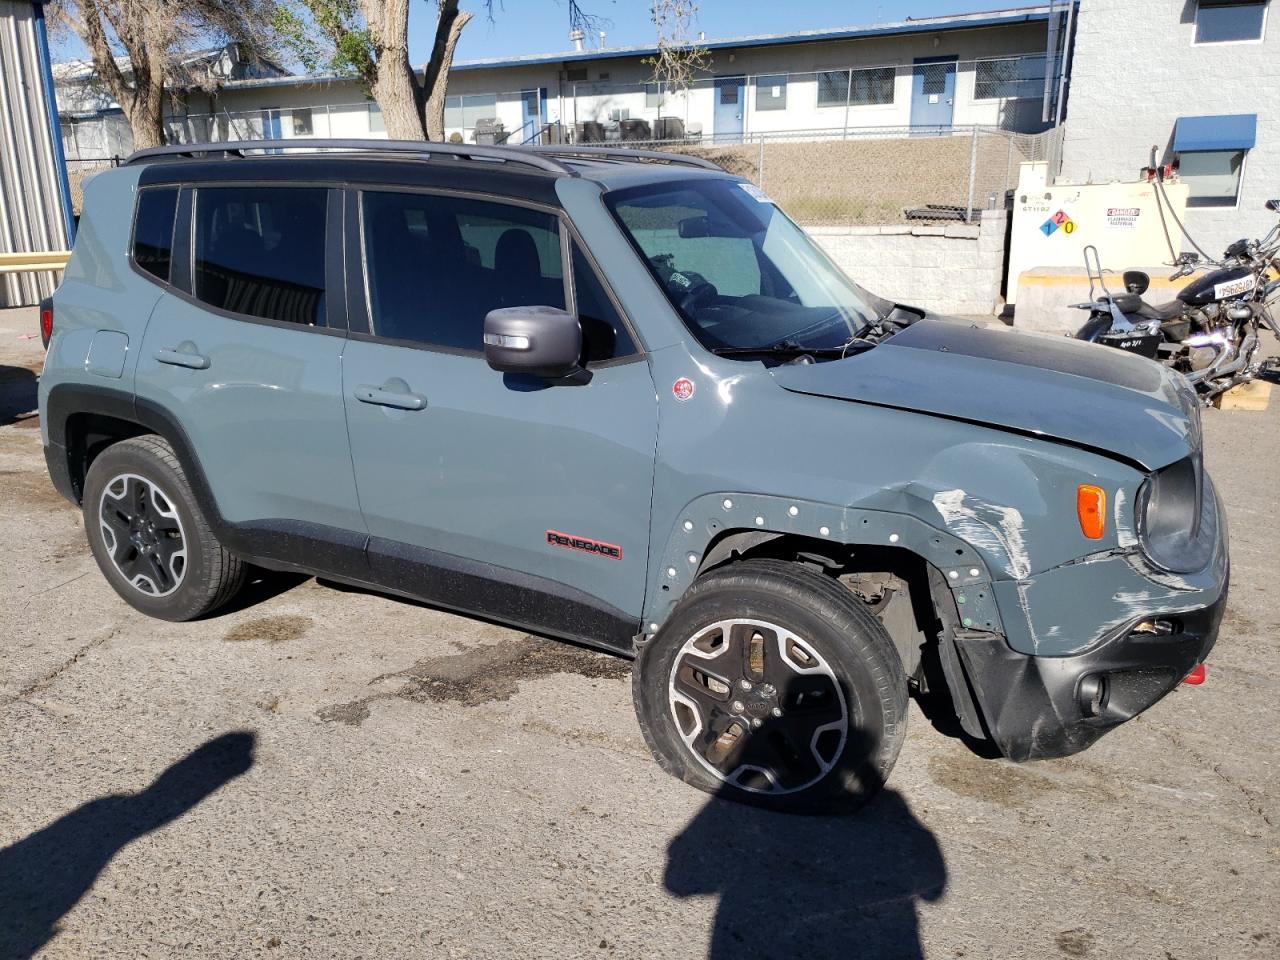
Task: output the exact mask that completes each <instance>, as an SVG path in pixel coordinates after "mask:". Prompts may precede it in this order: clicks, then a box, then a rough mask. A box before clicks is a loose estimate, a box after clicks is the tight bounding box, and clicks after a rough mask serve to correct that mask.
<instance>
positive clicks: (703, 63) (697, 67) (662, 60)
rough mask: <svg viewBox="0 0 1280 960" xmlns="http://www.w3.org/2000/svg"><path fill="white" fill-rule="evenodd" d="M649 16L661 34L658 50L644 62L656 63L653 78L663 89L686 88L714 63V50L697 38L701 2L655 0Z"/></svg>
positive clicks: (653, 64) (653, 65)
mask: <svg viewBox="0 0 1280 960" xmlns="http://www.w3.org/2000/svg"><path fill="white" fill-rule="evenodd" d="M649 18H650V19H651V20H652V21H653V26H654V29H655V30H656V31H657V34H658V52H657V54H656V55H655V56H652V57H646V58H645V60H644V62H645V63H647V64H649V65H650V66H652V67H653V82H654V83H657V84H659V85H660V86H661V87H662V89H664V90H687V89H688V88H689V86H690V84H692V83H693V81H694V80H695V79H696V78H697V75H698V73H699V72H701V71H706V70H707V69H708V68H709V67H710V66H711V54H710V51H708V50H707V48H706V47H705V46H703V45H702V44H701V43H700V42H699V41H697V40H695V39H694V36H693V28H694V24H696V23H697V21H698V4H697V3H696V2H694V0H654V2H653V3H652V4H651V5H650V6H649Z"/></svg>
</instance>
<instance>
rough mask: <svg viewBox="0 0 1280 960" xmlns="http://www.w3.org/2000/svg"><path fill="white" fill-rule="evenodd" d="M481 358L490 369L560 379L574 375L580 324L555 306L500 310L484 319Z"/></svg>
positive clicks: (579, 340)
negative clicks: (482, 357) (482, 356)
mask: <svg viewBox="0 0 1280 960" xmlns="http://www.w3.org/2000/svg"><path fill="white" fill-rule="evenodd" d="M484 358H485V360H486V361H488V363H489V366H490V367H492V368H493V369H494V370H499V371H501V372H503V373H523V374H528V375H529V376H532V377H541V378H542V379H544V380H560V379H563V378H565V377H568V376H572V375H573V374H575V373H577V372H578V369H579V367H578V361H579V360H580V359H581V358H582V324H581V323H579V322H578V318H577V317H576V316H574V315H573V314H572V313H567V312H565V311H564V310H560V309H558V308H556V307H503V308H502V309H500V310H491V311H489V313H488V315H487V316H485V318H484Z"/></svg>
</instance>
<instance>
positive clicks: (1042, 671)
mask: <svg viewBox="0 0 1280 960" xmlns="http://www.w3.org/2000/svg"><path fill="white" fill-rule="evenodd" d="M1226 605H1227V591H1226V589H1225V588H1224V589H1223V591H1222V594H1221V595H1220V596H1219V598H1218V600H1217V601H1216V602H1214V603H1213V604H1211V605H1209V606H1207V607H1203V608H1201V609H1199V610H1195V611H1192V612H1189V613H1178V614H1176V615H1172V616H1168V617H1164V616H1161V615H1160V613H1159V612H1158V611H1155V612H1153V614H1152V616H1150V617H1148V618H1144V619H1149V620H1163V621H1165V622H1167V623H1169V624H1170V625H1171V626H1172V627H1173V632H1171V633H1169V634H1167V635H1157V634H1151V633H1135V632H1133V630H1132V627H1130V628H1128V629H1126V630H1124V631H1123V632H1121V633H1119V634H1118V635H1116V636H1115V637H1114V638H1112V639H1111V640H1109V641H1107V642H1106V643H1103V644H1101V645H1099V646H1097V647H1094V648H1093V649H1091V650H1089V651H1087V652H1085V653H1080V654H1076V655H1075V656H1068V657H1029V656H1026V655H1024V654H1020V653H1017V652H1015V651H1014V650H1012V649H1010V648H1009V645H1008V644H1007V643H1005V641H1004V638H1003V637H1000V636H998V635H994V634H978V633H963V632H962V633H960V634H958V635H957V636H956V645H957V647H958V648H959V650H960V655H961V657H962V658H963V661H964V665H965V670H966V672H967V673H968V675H969V679H970V681H971V683H972V684H973V688H974V692H975V693H976V695H977V700H978V704H979V707H980V709H981V710H982V714H983V717H984V719H985V720H986V724H987V729H988V730H989V731H990V733H991V736H992V738H993V739H994V740H995V742H996V745H997V746H998V747H999V748H1000V751H1001V753H1003V754H1004V755H1005V756H1006V757H1008V758H1009V759H1010V760H1018V761H1021V760H1041V759H1048V758H1051V757H1066V756H1070V755H1071V754H1073V753H1079V752H1080V751H1081V750H1083V749H1085V748H1086V747H1088V746H1090V745H1091V744H1093V743H1094V742H1095V741H1096V740H1097V739H1098V738H1099V737H1101V736H1102V735H1103V734H1104V733H1106V732H1107V731H1108V730H1111V729H1113V728H1114V727H1117V726H1119V725H1120V724H1122V723H1124V722H1125V721H1126V720H1130V719H1132V718H1133V717H1135V716H1137V715H1138V714H1139V713H1141V712H1142V711H1144V710H1146V709H1147V708H1148V707H1150V706H1152V705H1153V704H1154V703H1156V702H1157V701H1158V700H1160V699H1161V698H1163V697H1164V696H1165V695H1166V694H1168V693H1170V692H1171V691H1173V690H1174V689H1175V688H1176V687H1177V686H1178V685H1179V684H1180V683H1181V682H1182V680H1183V678H1184V677H1186V675H1187V674H1188V673H1190V672H1191V671H1192V670H1193V669H1194V668H1195V666H1196V665H1197V664H1199V663H1203V662H1204V659H1205V657H1207V656H1208V655H1209V651H1210V650H1211V649H1213V645H1214V643H1215V642H1216V641H1217V639H1218V627H1219V624H1221V622H1222V615H1223V611H1224V610H1225V608H1226ZM1133 626H1136V624H1134V625H1133Z"/></svg>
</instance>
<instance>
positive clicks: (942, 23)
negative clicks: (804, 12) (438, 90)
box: [223, 0, 1078, 90]
mask: <svg viewBox="0 0 1280 960" xmlns="http://www.w3.org/2000/svg"><path fill="white" fill-rule="evenodd" d="M1077 2H1078V0H1077ZM1052 9H1053V8H1052V7H1051V6H1050V5H1048V4H1039V5H1036V6H1028V7H1013V8H1009V9H1006V10H990V11H986V12H981V13H960V14H952V15H950V16H944V17H922V18H918V19H911V18H908V19H906V20H900V21H894V22H890V23H878V24H866V25H863V26H852V27H839V28H834V29H824V30H802V31H799V32H794V33H761V34H752V35H748V36H739V37H725V38H722V39H716V40H705V41H701V42H700V43H699V46H701V47H703V48H705V49H707V50H726V49H733V50H740V49H742V48H744V47H768V46H785V45H790V44H802V43H823V42H829V41H835V40H860V39H866V38H871V37H892V36H906V35H910V34H914V33H938V32H940V31H947V30H974V29H979V28H983V27H1001V26H1016V25H1017V24H1022V23H1037V22H1047V21H1048V19H1049V16H1050V13H1051V10H1052ZM657 52H658V48H657V47H656V46H653V45H652V44H641V45H636V46H625V47H609V48H607V49H604V50H581V51H578V50H568V51H560V52H558V53H534V54H526V55H524V56H518V57H493V58H487V59H481V60H460V61H457V62H456V63H454V64H453V66H452V67H450V70H452V71H468V70H497V69H502V68H504V67H523V66H538V65H544V64H560V63H587V62H592V61H600V60H616V59H620V58H630V57H648V56H653V55H654V54H656V53H657ZM351 79H352V78H351V77H348V76H343V75H340V74H311V75H308V76H291V77H266V78H262V79H255V80H232V81H229V82H228V83H225V84H223V88H224V89H234V90H245V89H250V88H254V87H281V86H302V85H306V84H318V83H328V82H333V81H349V80H351Z"/></svg>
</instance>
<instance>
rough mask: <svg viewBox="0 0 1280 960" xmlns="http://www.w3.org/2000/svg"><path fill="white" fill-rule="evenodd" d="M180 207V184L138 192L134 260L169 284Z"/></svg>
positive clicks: (134, 228)
mask: <svg viewBox="0 0 1280 960" xmlns="http://www.w3.org/2000/svg"><path fill="white" fill-rule="evenodd" d="M177 209H178V188H177V187H151V188H148V189H146V190H142V191H140V192H139V193H138V214H137V219H136V220H135V221H134V224H133V262H134V263H136V264H137V265H138V266H139V267H140V268H141V269H143V270H145V271H146V272H147V273H149V274H151V275H152V276H153V277H156V278H157V279H159V280H163V281H164V282H165V283H168V282H169V268H170V265H171V263H172V259H173V219H174V214H175V213H176V211H177Z"/></svg>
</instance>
